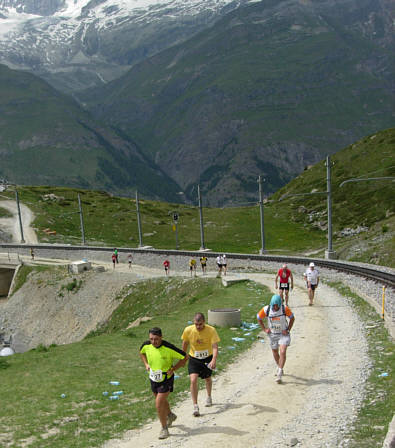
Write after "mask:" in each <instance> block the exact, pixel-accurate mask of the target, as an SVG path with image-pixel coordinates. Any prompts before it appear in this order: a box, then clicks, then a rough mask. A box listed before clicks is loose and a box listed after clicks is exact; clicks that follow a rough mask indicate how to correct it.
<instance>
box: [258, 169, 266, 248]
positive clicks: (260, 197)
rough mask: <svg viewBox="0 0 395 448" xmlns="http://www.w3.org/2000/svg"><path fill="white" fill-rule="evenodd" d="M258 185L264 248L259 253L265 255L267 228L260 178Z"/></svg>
mask: <svg viewBox="0 0 395 448" xmlns="http://www.w3.org/2000/svg"><path fill="white" fill-rule="evenodd" d="M258 184H259V212H260V218H261V242H262V247H261V249H260V250H259V253H260V254H261V255H263V254H264V253H265V252H266V249H265V226H264V216H263V188H262V177H261V176H259V178H258Z"/></svg>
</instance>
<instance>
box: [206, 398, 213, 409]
mask: <svg viewBox="0 0 395 448" xmlns="http://www.w3.org/2000/svg"><path fill="white" fill-rule="evenodd" d="M212 405H213V400H212V399H211V397H207V398H206V406H207V407H208V408H209V407H210V406H212Z"/></svg>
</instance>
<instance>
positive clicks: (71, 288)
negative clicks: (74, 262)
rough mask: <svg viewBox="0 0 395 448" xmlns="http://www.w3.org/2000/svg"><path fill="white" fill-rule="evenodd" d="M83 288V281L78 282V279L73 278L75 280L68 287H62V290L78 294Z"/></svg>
mask: <svg viewBox="0 0 395 448" xmlns="http://www.w3.org/2000/svg"><path fill="white" fill-rule="evenodd" d="M81 286H82V280H77V279H76V278H73V280H72V281H71V282H69V283H67V284H66V285H62V287H61V290H63V289H67V291H69V292H73V293H76V292H78V290H79V289H80V288H81Z"/></svg>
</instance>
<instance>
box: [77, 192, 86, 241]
mask: <svg viewBox="0 0 395 448" xmlns="http://www.w3.org/2000/svg"><path fill="white" fill-rule="evenodd" d="M78 208H79V214H80V225H81V237H82V245H83V246H85V228H84V215H83V213H82V205H81V198H80V194H79V193H78Z"/></svg>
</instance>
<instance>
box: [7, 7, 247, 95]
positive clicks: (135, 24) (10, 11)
mask: <svg viewBox="0 0 395 448" xmlns="http://www.w3.org/2000/svg"><path fill="white" fill-rule="evenodd" d="M244 3H249V1H248V0H0V63H3V64H5V65H8V66H9V67H11V68H17V69H18V68H19V69H25V70H29V71H32V72H34V73H36V74H38V75H40V76H41V77H43V78H45V79H47V80H48V81H49V82H51V83H52V84H53V85H55V86H56V87H58V88H61V89H63V90H69V91H72V90H78V89H82V88H86V87H89V86H94V85H98V84H100V83H103V82H107V81H110V80H111V79H114V78H116V77H118V76H120V75H121V74H122V73H123V72H125V71H126V70H127V69H129V68H130V67H131V66H132V65H133V64H134V63H136V62H138V61H140V60H142V59H144V58H146V57H148V56H150V55H152V54H154V53H156V52H158V51H160V50H162V49H164V48H167V47H169V46H171V45H174V44H175V43H178V42H180V41H182V40H184V39H186V38H188V37H190V36H191V35H192V34H194V33H196V32H198V31H200V30H202V29H204V27H207V26H208V25H210V24H211V23H212V22H213V20H215V19H216V18H218V17H219V16H221V15H223V14H225V13H227V12H229V11H230V10H232V9H235V8H237V7H239V6H240V5H241V4H244Z"/></svg>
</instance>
